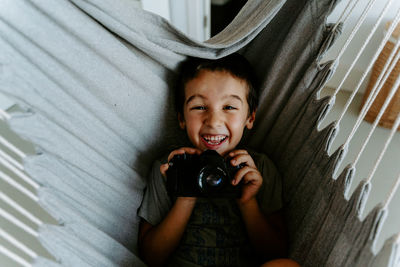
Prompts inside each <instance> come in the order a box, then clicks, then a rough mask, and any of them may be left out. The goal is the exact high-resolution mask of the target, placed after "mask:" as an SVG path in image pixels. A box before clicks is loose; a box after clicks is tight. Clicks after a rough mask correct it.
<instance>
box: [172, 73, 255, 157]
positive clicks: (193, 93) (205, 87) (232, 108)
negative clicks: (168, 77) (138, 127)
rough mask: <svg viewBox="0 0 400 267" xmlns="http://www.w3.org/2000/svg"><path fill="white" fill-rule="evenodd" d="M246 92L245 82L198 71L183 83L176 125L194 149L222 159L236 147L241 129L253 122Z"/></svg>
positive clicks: (227, 74)
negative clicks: (183, 87) (183, 96)
mask: <svg viewBox="0 0 400 267" xmlns="http://www.w3.org/2000/svg"><path fill="white" fill-rule="evenodd" d="M247 91H248V89H247V84H246V82H245V81H243V80H241V79H239V78H236V77H234V76H232V75H231V74H230V73H228V72H225V71H209V70H201V71H200V72H199V74H198V75H197V77H196V78H194V79H193V80H190V81H189V82H187V84H186V87H185V101H184V105H183V118H182V115H181V114H180V115H179V122H180V126H181V128H182V129H185V128H186V132H187V135H188V137H189V139H190V141H191V142H192V144H193V145H194V146H195V147H197V148H199V149H200V150H202V151H204V150H206V149H213V150H216V151H217V152H218V153H219V154H221V155H222V156H224V155H226V154H227V153H228V152H230V151H231V150H233V149H234V148H235V147H236V146H237V145H238V144H239V142H240V140H241V139H242V136H243V130H244V128H245V127H247V128H248V129H251V128H252V127H253V122H254V119H255V112H253V113H252V114H249V105H248V103H247Z"/></svg>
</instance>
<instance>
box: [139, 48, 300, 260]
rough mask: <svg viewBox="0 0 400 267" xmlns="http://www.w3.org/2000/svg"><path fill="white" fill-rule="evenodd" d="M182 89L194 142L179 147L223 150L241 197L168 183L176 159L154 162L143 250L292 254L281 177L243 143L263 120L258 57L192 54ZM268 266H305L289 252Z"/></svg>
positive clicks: (183, 121) (179, 256) (143, 212)
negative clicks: (195, 192)
mask: <svg viewBox="0 0 400 267" xmlns="http://www.w3.org/2000/svg"><path fill="white" fill-rule="evenodd" d="M181 70H182V71H181V78H180V86H179V88H178V90H177V94H176V97H175V104H176V109H177V113H178V120H179V125H180V127H181V128H182V129H184V130H186V133H187V137H188V138H189V140H190V142H191V143H192V145H193V147H183V148H180V149H177V150H174V151H172V152H171V153H170V154H169V156H168V161H170V160H171V159H172V158H173V156H174V155H177V154H183V153H188V154H201V153H202V152H203V151H205V150H207V149H212V150H216V151H217V152H218V153H219V154H220V155H222V156H224V157H226V158H229V159H230V163H231V164H232V165H233V166H237V165H239V164H241V163H245V167H243V168H241V169H240V170H239V171H237V173H236V174H235V178H234V179H233V181H232V184H233V185H234V186H236V185H238V184H239V182H241V183H242V184H243V186H242V194H241V197H240V198H239V199H237V200H233V199H218V198H195V197H177V198H176V199H174V200H171V199H170V198H169V196H168V194H167V191H166V186H165V183H166V171H167V169H168V167H169V165H168V163H165V164H161V163H159V162H158V163H156V164H155V165H154V166H153V170H152V174H151V177H150V180H149V185H148V188H147V189H146V192H145V197H144V200H143V203H142V206H141V207H140V209H139V216H140V217H141V218H142V221H141V224H140V229H139V239H138V240H139V250H140V253H141V256H142V258H143V260H144V261H145V262H146V263H147V264H149V265H150V266H162V265H170V266H255V265H260V263H262V262H264V261H265V260H269V259H271V258H277V257H282V256H284V255H285V250H286V246H285V238H284V226H283V223H282V221H283V220H282V216H281V215H280V214H279V210H280V209H281V208H282V203H281V190H282V189H281V181H280V178H279V175H278V174H277V172H276V170H275V167H274V166H273V164H272V163H271V161H270V160H269V159H268V158H267V157H266V156H265V155H261V154H258V153H254V152H248V151H247V150H245V149H238V148H237V146H238V145H239V143H240V141H241V139H242V136H243V132H244V130H245V129H251V128H252V127H253V123H254V120H255V114H256V107H257V102H258V94H257V91H256V85H255V82H254V80H255V79H254V77H253V71H252V69H251V67H250V64H249V63H248V62H247V60H246V59H244V58H243V57H242V56H240V55H239V54H233V55H230V56H227V57H225V58H222V59H219V60H204V59H191V60H188V61H186V62H184V63H183V65H182V67H181ZM264 266H298V265H297V264H296V263H295V262H293V261H291V260H288V259H280V260H272V261H269V262H267V263H265V265H264Z"/></svg>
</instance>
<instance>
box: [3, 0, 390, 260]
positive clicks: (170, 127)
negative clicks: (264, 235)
mask: <svg viewBox="0 0 400 267" xmlns="http://www.w3.org/2000/svg"><path fill="white" fill-rule="evenodd" d="M335 5H336V1H335V0H287V1H285V0H265V1H262V0H250V1H248V2H247V4H246V5H245V7H244V8H243V9H242V10H241V11H240V13H239V14H238V16H237V17H236V18H235V19H234V21H233V22H232V23H231V24H230V25H229V26H228V27H227V28H226V29H224V30H223V31H222V32H221V33H220V34H218V35H217V36H215V37H213V38H211V39H210V40H208V41H206V42H205V43H200V42H196V41H194V40H192V39H190V38H188V37H187V36H185V35H183V34H182V33H180V32H179V31H177V30H176V29H175V28H174V27H172V26H171V25H170V24H169V23H168V22H166V21H165V20H164V19H162V18H160V17H158V16H156V15H153V14H150V13H147V12H144V11H143V10H140V9H137V8H136V5H135V3H134V1H131V0H112V1H111V0H86V1H84V0H71V1H67V0H58V1H51V0H48V1H39V0H2V1H1V2H0V64H1V72H0V91H1V92H3V93H5V94H6V95H7V96H10V97H11V98H13V99H14V100H15V101H16V102H17V103H18V104H19V105H20V106H21V107H22V109H23V110H24V111H25V112H21V113H19V114H13V116H12V118H11V119H10V120H9V124H10V126H11V128H12V129H13V130H14V131H15V132H17V133H18V134H19V135H20V136H22V137H23V138H25V139H28V140H30V141H32V142H33V143H34V144H35V145H36V152H37V154H36V155H33V156H29V157H27V158H26V159H25V161H24V166H25V171H26V172H27V173H28V174H29V175H30V176H31V177H32V179H34V180H35V181H36V182H37V183H39V184H40V188H39V189H38V196H39V202H40V205H41V206H42V207H44V209H45V210H46V211H48V212H49V213H50V214H51V215H52V216H54V218H56V219H57V220H58V221H59V225H50V224H44V225H42V226H41V227H40V229H39V240H40V242H41V243H42V244H43V245H44V246H45V247H46V248H47V249H48V250H49V252H50V253H51V254H52V255H53V256H54V257H55V258H56V260H57V261H56V262H53V261H51V260H48V259H46V258H44V257H38V258H37V259H36V260H35V262H34V266H59V265H62V266H142V265H144V264H143V263H142V262H141V261H140V259H139V258H138V256H137V244H136V242H137V233H138V222H139V219H138V216H137V214H136V212H137V208H138V207H139V205H140V203H141V200H142V196H143V190H144V188H145V184H146V174H147V172H148V171H149V168H150V166H151V163H152V162H153V160H154V159H156V158H158V157H159V156H160V155H162V154H163V153H165V152H167V151H168V150H170V148H171V147H172V146H174V145H179V144H180V141H179V140H181V137H182V132H181V131H180V130H179V129H178V125H177V121H176V116H175V113H174V111H173V105H172V92H173V84H174V79H175V77H176V70H177V66H178V64H179V63H180V62H181V61H182V60H184V59H185V58H186V57H187V56H196V57H203V58H219V57H222V56H225V55H228V54H231V53H233V52H239V53H241V54H243V55H245V56H246V57H247V58H248V59H249V60H250V62H251V63H252V64H253V66H254V67H255V69H256V72H257V75H258V76H259V77H261V78H262V84H263V86H262V94H261V99H260V100H261V105H260V107H259V110H258V114H257V115H258V116H257V120H256V125H255V128H254V130H252V132H251V135H250V136H249V139H248V143H249V145H250V146H251V147H254V148H257V150H259V151H261V152H264V153H266V154H268V155H270V156H271V158H272V159H273V160H274V162H275V163H276V164H277V166H278V169H279V170H280V172H281V174H282V176H283V178H284V202H285V213H286V217H287V223H288V227H289V235H290V239H291V240H290V244H291V246H290V257H292V258H294V259H295V260H297V261H299V262H300V263H301V264H302V266H392V265H393V264H394V261H395V259H394V257H395V254H396V251H397V250H396V249H397V248H396V247H395V244H394V242H393V240H388V241H387V242H386V243H385V246H384V247H383V249H382V250H381V251H380V252H379V253H376V254H374V253H373V252H372V244H373V242H374V240H375V239H376V238H377V235H378V234H379V227H380V225H381V224H382V220H383V218H384V217H385V214H386V211H385V210H382V209H381V208H380V207H376V208H375V209H374V210H373V211H371V212H370V213H369V215H368V216H367V217H366V218H365V220H363V221H362V222H361V221H360V219H359V217H358V216H359V214H360V212H361V210H362V207H363V203H365V199H366V196H367V193H368V188H369V187H368V186H369V185H368V184H365V183H361V184H360V185H359V187H358V188H357V190H356V191H355V193H354V194H353V195H352V197H351V198H350V199H349V200H346V199H345V198H344V196H343V195H344V192H346V190H348V189H349V186H350V183H351V179H352V174H353V173H354V170H353V169H350V168H346V169H345V170H344V171H343V173H342V174H341V175H340V176H339V178H338V179H337V180H333V179H332V177H333V172H334V171H335V167H336V166H337V165H338V162H339V161H340V159H341V157H342V156H343V154H344V152H345V151H343V149H338V150H337V151H336V152H335V153H334V154H333V155H332V156H331V157H329V156H328V155H327V149H328V147H329V145H330V142H331V140H332V139H333V136H334V133H335V131H336V128H335V125H334V124H331V125H329V126H328V127H326V128H325V129H323V130H322V131H318V130H317V125H318V123H319V122H320V121H321V119H322V118H323V116H324V114H325V113H326V111H327V110H328V108H329V100H330V99H329V98H323V99H321V100H317V94H318V92H319V91H320V89H321V88H322V86H323V85H324V83H325V82H326V80H327V79H328V78H329V77H330V75H331V73H332V71H333V69H334V66H333V64H332V63H331V62H328V63H324V64H321V63H320V60H321V57H322V55H323V54H324V52H325V51H326V50H327V49H328V48H329V47H330V45H331V44H332V42H333V40H334V39H335V37H336V36H337V35H338V31H337V30H335V29H336V28H333V27H331V25H326V23H325V22H326V17H327V15H328V14H329V12H330V11H331V10H332V8H333V7H334V6H335Z"/></svg>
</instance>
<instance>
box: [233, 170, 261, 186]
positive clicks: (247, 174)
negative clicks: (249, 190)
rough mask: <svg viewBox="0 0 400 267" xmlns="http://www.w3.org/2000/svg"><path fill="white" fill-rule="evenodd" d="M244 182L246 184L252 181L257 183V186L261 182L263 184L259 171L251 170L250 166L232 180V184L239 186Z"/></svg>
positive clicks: (240, 171) (239, 171)
mask: <svg viewBox="0 0 400 267" xmlns="http://www.w3.org/2000/svg"><path fill="white" fill-rule="evenodd" d="M242 180H243V183H245V184H247V183H249V182H252V181H255V182H257V183H256V184H258V183H260V182H261V183H262V177H261V174H260V172H259V171H258V170H257V169H254V168H251V167H249V166H245V167H243V168H241V169H240V170H238V171H237V172H236V174H235V178H234V179H233V180H232V184H233V185H237V184H239V183H240V181H242Z"/></svg>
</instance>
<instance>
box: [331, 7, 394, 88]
mask: <svg viewBox="0 0 400 267" xmlns="http://www.w3.org/2000/svg"><path fill="white" fill-rule="evenodd" d="M391 4H392V0H389V1H388V2H387V4H386V5H385V8H384V9H383V10H382V12H381V14H380V15H379V17H378V20H377V21H376V23H375V25H374V27H373V28H372V30H371V31H370V32H369V34H368V37H367V39H365V41H364V43H363V44H362V46H361V48H360V49H359V51H358V53H357V55H356V57H355V59H354V60H353V62H352V63H351V65H350V67H349V68H348V69H347V72H346V74H345V75H344V77H343V79H342V80H341V81H340V83H339V85H338V87H337V88H336V90H335V93H334V95H335V96H336V94H337V92H339V91H340V90H341V89H342V86H343V84H344V81H345V80H346V79H347V78H348V76H349V75H350V73H351V71H352V70H353V68H354V66H355V65H356V62H357V61H358V59H359V58H360V56H361V54H362V53H363V52H364V50H365V48H366V47H367V44H368V43H369V41H370V40H371V38H372V36H373V35H374V33H375V32H376V29H377V28H378V26H379V24H380V22H381V21H382V19H383V17H384V15H385V13H386V12H387V10H388V9H389V7H390V5H391ZM389 36H390V35H389ZM385 43H386V42H385ZM358 89H359V88H357V90H354V91H353V93H354V94H355V92H357V91H358Z"/></svg>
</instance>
